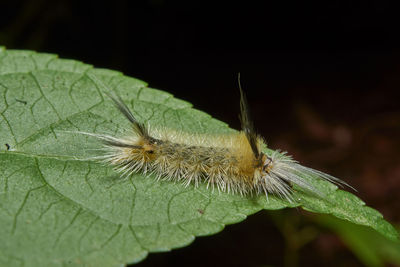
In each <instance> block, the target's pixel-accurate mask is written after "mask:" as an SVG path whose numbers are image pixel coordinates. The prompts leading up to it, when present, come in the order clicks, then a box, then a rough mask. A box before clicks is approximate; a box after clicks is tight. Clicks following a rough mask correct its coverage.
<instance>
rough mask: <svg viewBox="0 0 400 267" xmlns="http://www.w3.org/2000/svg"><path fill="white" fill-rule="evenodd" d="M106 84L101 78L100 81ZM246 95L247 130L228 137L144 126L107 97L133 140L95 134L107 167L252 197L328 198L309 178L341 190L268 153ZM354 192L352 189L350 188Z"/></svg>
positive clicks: (280, 154)
mask: <svg viewBox="0 0 400 267" xmlns="http://www.w3.org/2000/svg"><path fill="white" fill-rule="evenodd" d="M96 80H97V81H98V82H100V81H99V80H98V79H96ZM239 90H240V110H241V113H240V121H241V128H242V129H241V131H239V132H236V133H231V134H224V135H204V134H189V133H182V132H176V131H171V130H165V129H156V128H153V127H151V128H150V127H149V126H148V125H146V124H144V123H141V122H139V121H138V120H137V119H136V118H135V117H134V116H133V114H132V112H131V111H130V110H129V108H128V107H127V106H126V105H125V103H124V102H123V100H122V99H121V98H120V97H119V96H118V95H116V94H109V93H107V95H108V96H109V97H110V98H111V99H112V100H113V103H114V104H115V106H116V107H117V108H118V109H119V111H120V112H121V113H122V114H123V115H124V116H125V117H126V118H127V119H128V120H129V122H130V124H131V126H132V131H131V134H130V135H129V136H125V137H122V138H120V137H113V136H110V135H104V134H89V135H92V136H95V137H97V138H98V139H100V140H101V141H102V143H103V145H104V147H103V148H104V150H105V154H104V155H102V156H101V157H98V158H101V159H102V161H103V162H106V163H108V164H111V165H113V166H115V168H116V170H117V171H119V172H121V173H122V174H123V175H131V174H133V173H138V172H141V173H144V174H150V173H153V174H155V175H156V177H157V179H164V180H171V181H176V182H182V183H183V184H184V185H186V186H188V185H190V184H193V185H194V186H198V185H199V184H200V183H201V182H205V183H207V187H211V188H214V187H216V188H217V189H218V190H220V191H226V192H232V193H239V194H242V195H248V194H252V193H256V194H262V193H263V194H265V195H266V196H267V198H268V194H274V195H277V196H279V197H281V198H284V199H286V200H288V201H290V202H293V201H294V199H293V196H292V192H293V185H297V187H299V188H300V189H302V190H305V191H307V192H311V193H313V194H316V195H319V196H320V197H324V195H323V194H322V193H321V192H320V191H319V190H318V189H317V188H315V187H314V186H313V185H311V184H310V183H309V182H308V181H307V180H306V179H304V177H310V178H312V179H322V180H326V181H329V182H331V183H334V184H337V185H346V186H349V185H347V184H346V183H345V182H343V181H342V180H340V179H338V178H335V177H333V176H331V175H328V174H325V173H323V172H320V171H317V170H314V169H311V168H308V167H305V166H302V165H300V164H299V163H298V162H297V161H295V160H293V159H292V157H290V156H288V155H287V154H286V152H280V151H272V152H270V153H268V154H267V153H264V152H262V148H263V147H266V145H265V142H264V140H263V138H262V137H261V136H259V135H258V134H256V132H255V130H254V126H253V123H252V121H251V119H250V114H249V109H248V105H247V101H246V97H245V95H244V93H243V91H242V89H241V86H240V82H239ZM86 134H88V133H86ZM349 187H350V186H349Z"/></svg>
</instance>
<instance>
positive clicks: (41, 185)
mask: <svg viewBox="0 0 400 267" xmlns="http://www.w3.org/2000/svg"><path fill="white" fill-rule="evenodd" d="M91 75H95V76H96V77H98V79H100V80H101V81H102V82H103V83H104V84H105V85H106V86H107V87H109V88H111V89H112V90H115V91H116V92H117V93H118V95H119V96H121V98H122V100H123V101H124V102H125V103H126V104H127V106H128V107H129V108H130V109H131V110H132V113H133V115H134V116H135V118H136V119H137V120H138V121H141V122H148V123H149V124H150V125H158V126H165V127H170V128H173V129H177V130H179V131H182V130H184V131H187V132H189V133H211V134H221V133H231V132H232V131H234V130H232V129H230V128H228V126H227V125H226V124H225V123H223V122H220V121H218V120H215V119H213V118H212V117H211V116H209V115H207V114H206V113H204V112H201V111H198V110H196V109H193V108H192V107H191V105H190V104H189V103H187V102H185V101H182V100H179V99H177V98H174V97H173V96H172V95H171V94H168V93H166V92H163V91H160V90H156V89H152V88H149V87H148V86H147V84H146V83H145V82H143V81H140V80H137V79H134V78H130V77H127V76H123V75H122V74H121V73H119V72H116V71H111V70H104V69H95V68H93V67H92V66H91V65H87V64H84V63H81V62H78V61H74V60H66V59H59V58H57V56H55V55H51V54H43V53H41V54H39V53H35V52H32V51H15V50H6V49H5V48H0V111H1V113H0V114H1V116H0V136H1V141H2V142H3V144H0V145H1V146H0V147H1V148H0V237H1V242H0V265H1V266H21V265H24V266H49V265H50V266H62V265H66V264H69V265H92V266H120V265H121V264H126V263H134V262H138V261H141V260H143V259H144V258H145V257H146V255H147V254H148V253H149V252H157V251H168V250H171V249H174V248H179V247H183V246H187V245H188V244H190V243H191V242H192V241H193V240H194V239H195V237H196V236H204V235H211V234H215V233H217V232H219V231H221V230H222V229H223V228H224V226H225V225H227V224H233V223H238V222H240V221H242V220H244V219H245V218H246V217H247V216H248V215H251V214H253V213H255V212H257V211H260V210H262V209H267V210H275V209H282V208H286V207H294V206H301V207H302V208H304V209H306V210H309V211H312V212H317V213H328V214H332V215H334V216H336V217H338V218H340V219H344V220H347V221H350V222H353V223H356V224H360V225H364V226H368V227H370V228H372V229H375V230H376V231H378V232H379V233H381V234H382V235H384V236H386V237H387V238H389V239H392V240H395V239H397V236H398V234H397V232H396V230H395V229H394V228H393V227H392V226H391V225H390V224H389V223H388V222H387V221H385V220H384V219H383V218H382V215H381V214H380V213H379V212H377V211H376V210H374V209H372V208H369V207H367V206H365V205H364V203H363V202H362V201H361V200H360V199H358V198H357V197H356V196H354V195H353V194H351V193H348V192H345V191H341V190H337V187H336V186H335V185H332V184H331V183H328V182H325V181H310V183H312V184H313V186H315V187H317V188H318V189H319V190H320V191H321V192H322V193H323V194H324V195H326V198H324V199H322V198H318V197H315V196H312V195H307V194H303V193H301V192H298V193H295V195H294V198H295V199H296V200H297V201H298V202H296V204H293V203H289V202H288V201H285V200H282V199H280V198H277V197H274V196H270V197H269V200H268V201H267V200H266V198H265V195H259V196H253V197H248V196H240V195H237V194H229V193H219V192H218V191H216V190H215V191H212V190H211V189H207V188H206V186H205V185H203V184H201V185H200V186H199V187H197V188H195V187H193V186H188V187H185V186H183V185H182V184H180V183H173V182H168V181H156V180H155V179H153V178H154V177H152V176H151V175H149V174H147V175H143V174H134V175H132V176H130V177H125V178H121V177H120V176H119V174H117V173H116V172H115V171H114V170H113V168H112V167H110V166H107V165H103V164H100V163H98V162H96V161H93V160H91V158H93V157H95V156H98V155H99V153H100V151H99V150H98V149H99V143H98V141H97V140H95V138H92V137H90V136H87V135H82V134H78V133H76V132H88V133H98V134H104V133H107V134H110V135H118V134H121V133H124V132H126V131H129V124H128V123H127V121H126V119H125V118H124V116H122V115H121V113H120V112H119V111H118V109H116V108H115V106H114V105H113V103H112V101H111V100H110V99H109V98H108V97H106V96H105V95H104V93H103V92H102V89H101V86H100V85H99V84H98V83H96V82H95V81H93V80H92V79H91V78H90V76H91ZM74 132H75V133H74ZM266 238H267V237H266Z"/></svg>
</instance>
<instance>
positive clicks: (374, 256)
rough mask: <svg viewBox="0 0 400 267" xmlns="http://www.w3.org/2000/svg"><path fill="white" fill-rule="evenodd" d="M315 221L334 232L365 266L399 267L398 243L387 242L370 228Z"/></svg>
mask: <svg viewBox="0 0 400 267" xmlns="http://www.w3.org/2000/svg"><path fill="white" fill-rule="evenodd" d="M316 220H317V221H318V222H319V223H320V224H322V225H324V226H326V227H328V228H330V229H332V230H333V231H335V232H336V233H337V234H338V235H339V237H340V238H341V239H342V240H343V242H344V243H345V244H346V245H347V246H348V247H349V248H350V250H352V251H353V252H354V254H355V255H356V256H357V257H358V258H359V259H360V260H361V261H362V263H363V264H364V265H365V266H371V267H375V266H387V264H392V265H393V266H400V242H399V241H398V240H396V241H395V240H388V239H386V238H384V237H383V236H382V235H380V234H378V233H377V232H376V231H373V230H372V229H371V228H368V227H365V226H360V225H355V224H352V223H349V222H346V221H342V220H338V219H336V218H334V217H332V216H319V217H318V218H316Z"/></svg>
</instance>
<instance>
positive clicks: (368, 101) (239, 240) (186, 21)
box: [0, 0, 400, 266]
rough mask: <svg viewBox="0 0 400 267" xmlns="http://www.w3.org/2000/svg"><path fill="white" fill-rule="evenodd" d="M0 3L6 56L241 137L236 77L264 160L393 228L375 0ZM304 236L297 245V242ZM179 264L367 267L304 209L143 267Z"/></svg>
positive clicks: (394, 158)
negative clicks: (51, 64) (173, 109)
mask: <svg viewBox="0 0 400 267" xmlns="http://www.w3.org/2000/svg"><path fill="white" fill-rule="evenodd" d="M323 2H324V1H323ZM329 2H331V1H329ZM0 4H1V14H2V15H1V17H0V45H5V46H6V47H7V48H8V49H31V50H36V51H38V52H49V53H56V54H58V55H60V57H63V58H71V59H76V60H80V61H84V62H85V63H89V64H93V65H94V66H96V67H104V68H109V69H115V70H119V71H122V72H124V73H125V74H126V75H130V76H133V77H137V78H140V79H143V80H145V81H147V82H148V83H149V84H150V86H151V87H154V88H159V89H162V90H165V91H168V92H171V93H173V94H174V95H175V96H176V97H178V98H181V99H184V100H187V101H189V102H191V103H193V105H194V107H195V108H197V109H200V110H203V111H205V112H207V113H209V114H210V115H212V116H213V117H216V118H217V119H220V120H223V121H225V122H227V123H229V125H231V126H232V127H233V128H238V127H239V122H238V116H237V114H238V112H239V105H238V99H239V94H238V89H237V73H238V72H240V73H241V76H242V84H243V87H244V90H245V91H246V93H247V95H248V99H249V103H250V105H251V111H252V113H253V117H254V120H255V125H256V128H257V129H258V131H259V132H260V134H262V135H263V136H264V137H265V138H266V140H267V141H268V144H269V145H270V146H271V147H272V148H274V149H276V148H281V149H283V150H287V151H289V153H290V154H293V155H294V156H295V158H296V159H298V160H299V161H300V162H301V163H303V164H305V165H307V166H310V167H313V168H316V169H320V170H323V171H326V172H328V173H330V174H332V175H335V176H337V177H340V178H342V179H343V180H345V181H347V182H348V183H350V184H351V185H353V186H354V187H356V188H357V189H358V193H356V194H357V195H358V196H359V197H360V198H362V199H363V200H364V201H365V202H366V203H367V204H368V205H369V206H372V207H373V208H376V209H377V210H379V211H380V212H381V213H383V215H384V216H385V218H387V219H388V220H389V221H391V222H392V223H394V224H399V223H400V215H399V212H398V211H399V209H400V196H399V194H398V192H399V191H400V152H399V151H400V139H399V136H400V104H399V100H400V98H399V96H400V93H399V88H400V78H399V77H400V75H399V74H400V61H399V59H400V55H399V51H400V49H399V47H400V46H399V42H398V40H397V35H398V26H399V24H398V21H397V20H398V14H397V13H398V11H397V10H398V9H396V8H395V7H394V6H390V5H387V4H386V3H384V2H383V1H377V0H375V1H374V0H372V1H333V2H332V3H321V2H313V3H311V2H308V3H304V2H297V1H296V2H295V1H293V2H287V1H276V3H268V4H266V5H263V6H261V5H258V4H255V3H253V2H249V1H239V2H235V3H233V2H226V3H223V2H218V4H216V3H215V2H213V1H209V2H208V1H196V2H194V1H166V0H148V1H128V0H114V1H68V0H19V1H17V0H13V1H11V0H10V1H4V0H3V1H1V3H0ZM300 214H305V216H300ZM287 222H289V223H287ZM304 229H305V230H304ZM303 230H304V231H306V234H305V236H306V238H305V239H304V240H303V241H304V242H303V241H299V242H297V241H293V240H291V239H293V238H295V236H298V233H299V231H303ZM307 231H308V232H307ZM291 237H292V238H291ZM303 243H304V244H303ZM177 264H179V265H188V264H191V265H209V264H212V265H220V266H231V265H247V266H269V265H277V266H281V265H292V266H294V265H305V266H308V265H311V266H313V265H315V266H318V265H328V266H337V265H346V266H358V265H361V263H360V261H359V260H358V259H357V258H356V257H355V256H353V254H352V253H351V252H350V251H349V250H348V249H347V248H346V246H345V245H344V244H343V242H342V241H341V240H340V239H339V238H338V237H337V236H336V235H335V234H334V233H332V232H330V231H328V230H327V229H324V228H323V227H321V226H318V225H317V224H316V223H315V221H314V219H313V216H312V215H309V214H308V213H306V212H303V211H301V210H292V211H284V212H272V213H266V212H262V213H259V214H257V215H254V216H251V217H250V218H248V219H247V220H246V221H245V222H243V223H241V224H237V225H233V226H228V227H227V228H226V229H225V230H224V231H223V232H222V233H220V234H218V235H215V236H212V237H204V238H198V239H196V241H195V242H194V243H193V244H192V245H191V246H189V247H186V248H184V249H180V250H175V251H173V252H171V253H163V254H151V255H150V256H149V257H148V259H147V260H145V261H144V262H142V263H141V265H142V266H156V265H164V266H167V265H171V266H172V265H177Z"/></svg>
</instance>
